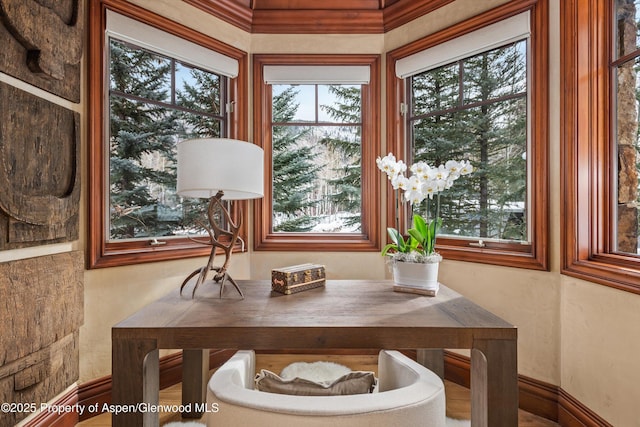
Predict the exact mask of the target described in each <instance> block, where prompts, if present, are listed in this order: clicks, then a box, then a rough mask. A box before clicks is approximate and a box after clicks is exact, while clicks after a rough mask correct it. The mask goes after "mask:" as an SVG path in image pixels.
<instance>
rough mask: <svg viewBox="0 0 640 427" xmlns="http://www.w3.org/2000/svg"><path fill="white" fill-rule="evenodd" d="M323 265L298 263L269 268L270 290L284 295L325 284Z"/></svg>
mask: <svg viewBox="0 0 640 427" xmlns="http://www.w3.org/2000/svg"><path fill="white" fill-rule="evenodd" d="M325 279H326V278H325V272H324V265H318V264H299V265H291V266H289V267H281V268H274V269H273V270H271V290H273V291H276V292H280V293H282V294H285V295H290V294H295V293H296V292H302V291H306V290H307V289H313V288H318V287H320V286H324V284H325Z"/></svg>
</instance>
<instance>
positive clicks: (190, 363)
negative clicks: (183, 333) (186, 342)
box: [182, 349, 209, 418]
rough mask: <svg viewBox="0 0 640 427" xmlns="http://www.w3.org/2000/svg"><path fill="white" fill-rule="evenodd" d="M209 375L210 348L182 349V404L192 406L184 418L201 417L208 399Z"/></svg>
mask: <svg viewBox="0 0 640 427" xmlns="http://www.w3.org/2000/svg"><path fill="white" fill-rule="evenodd" d="M208 376H209V350H201V349H198V350H191V349H188V350H187V349H185V350H182V404H183V405H184V406H185V408H191V411H190V412H183V413H182V417H183V418H200V417H201V416H202V414H203V412H202V408H203V407H204V405H202V404H203V403H204V402H205V401H206V400H207V378H208Z"/></svg>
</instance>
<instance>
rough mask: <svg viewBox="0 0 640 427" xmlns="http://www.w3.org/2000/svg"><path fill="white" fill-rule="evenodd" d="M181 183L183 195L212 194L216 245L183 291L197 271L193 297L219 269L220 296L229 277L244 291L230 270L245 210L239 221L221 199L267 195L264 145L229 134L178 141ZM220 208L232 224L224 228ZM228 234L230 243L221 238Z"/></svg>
mask: <svg viewBox="0 0 640 427" xmlns="http://www.w3.org/2000/svg"><path fill="white" fill-rule="evenodd" d="M177 146H178V157H177V161H178V185H177V193H178V195H180V196H182V197H197V198H208V199H209V207H208V209H207V216H208V218H209V227H208V228H206V227H205V228H206V229H207V232H208V233H209V242H207V243H208V244H210V245H211V246H212V248H211V254H210V255H209V261H208V262H207V265H206V266H204V267H201V268H199V269H197V270H195V271H194V272H193V273H191V274H190V275H189V276H187V278H186V279H185V280H184V282H183V283H182V286H181V287H180V293H182V289H183V288H184V287H185V285H186V284H187V282H189V280H191V278H193V277H194V276H196V275H199V276H198V281H197V282H196V284H195V286H194V288H193V292H192V297H193V296H194V295H195V292H196V289H197V288H198V286H200V284H201V283H202V282H204V281H205V279H206V277H207V274H208V273H209V271H211V270H213V271H215V272H216V273H215V275H214V277H213V280H214V281H215V282H217V283H220V296H221V297H222V291H223V290H224V284H225V281H226V280H229V281H230V282H231V283H232V284H233V286H234V287H235V288H236V290H237V291H238V293H239V294H240V295H241V296H242V297H243V298H244V294H243V293H242V290H240V287H239V286H238V285H237V283H236V282H235V281H234V280H233V278H231V276H229V274H228V273H227V268H228V266H229V260H230V259H231V253H232V250H233V247H234V245H235V243H236V241H237V240H238V233H239V231H240V227H241V225H242V212H240V214H239V217H238V223H237V224H235V223H234V222H233V220H232V218H231V215H230V213H229V211H228V210H227V209H226V208H225V207H224V205H223V204H222V202H221V200H246V199H256V198H260V197H262V196H263V191H264V154H263V150H262V148H260V147H258V146H257V145H254V144H251V143H249V142H245V141H238V140H235V139H228V138H202V139H188V140H184V141H181V142H179V143H178V145H177ZM216 210H220V211H221V212H222V213H223V215H224V217H225V220H226V222H227V223H228V228H222V227H221V226H220V225H219V224H218V223H217V222H216V220H215V212H216ZM221 236H228V237H229V238H230V241H229V243H227V244H225V243H223V242H221V241H220V237H221ZM217 248H221V249H222V250H223V251H224V253H225V261H224V264H223V265H222V266H221V267H214V266H213V261H214V258H215V255H216V249H217Z"/></svg>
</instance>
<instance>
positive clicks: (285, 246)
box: [253, 54, 380, 252]
mask: <svg viewBox="0 0 640 427" xmlns="http://www.w3.org/2000/svg"><path fill="white" fill-rule="evenodd" d="M265 65H336V66H340V65H368V66H370V69H371V78H370V82H369V84H368V85H363V91H362V106H363V108H362V148H363V149H362V160H361V161H362V181H361V182H362V223H361V230H362V231H361V233H349V234H347V233H274V232H272V229H271V217H272V215H271V211H272V200H271V183H272V182H273V176H272V172H271V163H272V151H271V127H270V126H271V87H270V85H267V84H265V82H264V76H263V69H264V66H265ZM253 102H254V137H253V140H254V143H255V144H257V145H259V146H260V147H262V148H263V149H264V160H265V191H264V194H265V197H263V198H262V200H260V201H258V202H257V203H256V204H255V206H254V208H255V209H254V212H255V215H254V239H253V240H254V249H255V250H257V251H262V250H273V251H323V252H327V251H330V252H343V251H379V250H380V231H379V229H380V185H379V179H378V176H377V170H376V162H375V159H376V156H377V155H378V151H379V150H380V55H367V54H354V55H291V54H284V55H279V54H255V55H253ZM367 106H368V107H367Z"/></svg>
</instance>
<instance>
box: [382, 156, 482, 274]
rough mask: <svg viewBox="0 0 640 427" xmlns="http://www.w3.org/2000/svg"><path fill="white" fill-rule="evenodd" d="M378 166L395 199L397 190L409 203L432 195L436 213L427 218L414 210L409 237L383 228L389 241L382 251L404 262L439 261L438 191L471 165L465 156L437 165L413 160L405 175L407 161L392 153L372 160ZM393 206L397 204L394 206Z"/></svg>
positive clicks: (443, 188) (415, 202)
mask: <svg viewBox="0 0 640 427" xmlns="http://www.w3.org/2000/svg"><path fill="white" fill-rule="evenodd" d="M376 164H377V165H378V169H380V170H381V171H382V172H384V173H386V174H387V177H388V178H389V180H390V181H391V186H392V187H393V189H394V190H396V191H398V193H396V200H397V201H398V202H399V198H398V197H397V196H398V195H399V192H400V190H402V191H403V192H404V194H403V196H402V199H403V201H405V202H409V203H410V204H411V206H412V207H413V206H418V205H420V204H421V203H422V202H423V201H424V200H427V201H429V200H432V199H433V197H434V196H436V200H437V207H436V215H435V218H433V219H432V220H431V221H428V219H425V218H424V217H422V216H420V215H418V214H414V215H413V227H412V228H410V229H409V230H408V233H409V237H408V238H407V240H405V239H404V237H403V236H402V233H400V232H399V231H398V226H397V224H396V228H391V227H389V228H387V232H388V233H389V237H390V238H391V243H389V244H388V245H386V246H385V247H384V248H383V250H382V255H383V256H384V255H391V256H392V257H393V259H394V260H397V261H405V262H418V263H424V262H439V261H441V260H442V257H441V256H440V254H438V253H437V252H436V236H437V234H438V231H439V230H440V227H441V226H442V218H440V193H442V192H443V191H444V190H447V189H449V188H451V186H452V185H453V183H454V182H455V181H456V180H457V179H458V178H460V177H461V176H463V175H468V174H470V173H471V172H473V166H471V163H470V162H469V161H468V160H462V161H456V160H449V161H447V162H445V163H444V164H443V165H440V166H438V167H433V166H429V165H428V164H427V163H425V162H417V163H414V164H413V165H411V167H409V170H410V171H411V176H409V177H407V176H405V173H406V172H407V165H406V164H405V163H404V162H403V161H402V160H396V158H395V156H394V155H393V154H392V153H389V154H388V155H386V156H385V157H382V158H380V157H378V158H377V160H376ZM396 208H397V207H396Z"/></svg>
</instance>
